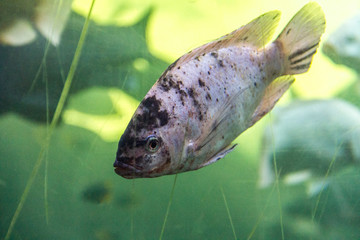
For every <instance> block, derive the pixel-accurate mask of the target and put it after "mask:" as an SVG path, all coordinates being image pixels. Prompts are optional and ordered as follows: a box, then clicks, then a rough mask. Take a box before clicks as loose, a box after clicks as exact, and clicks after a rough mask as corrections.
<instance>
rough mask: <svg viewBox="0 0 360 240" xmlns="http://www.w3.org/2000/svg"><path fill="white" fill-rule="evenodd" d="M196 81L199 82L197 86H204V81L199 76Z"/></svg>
mask: <svg viewBox="0 0 360 240" xmlns="http://www.w3.org/2000/svg"><path fill="white" fill-rule="evenodd" d="M198 82H199V86H200V87H204V86H205V83H204V82H203V81H201V78H199V79H198Z"/></svg>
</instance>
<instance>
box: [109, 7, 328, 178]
mask: <svg viewBox="0 0 360 240" xmlns="http://www.w3.org/2000/svg"><path fill="white" fill-rule="evenodd" d="M279 20H280V12H279V11H277V10H275V11H270V12H268V13H265V14H263V15H261V16H259V17H258V18H256V19H254V20H253V21H251V22H250V23H248V24H247V25H245V26H243V27H241V28H239V29H237V30H235V31H233V32H231V33H229V34H227V35H225V36H223V37H221V38H219V39H217V40H215V41H213V42H210V43H207V44H205V45H203V46H201V47H198V48H196V49H194V50H192V51H190V52H189V53H187V54H185V55H183V56H182V57H180V58H179V59H178V60H176V61H175V62H174V63H172V64H171V65H170V66H169V67H168V68H167V69H166V71H165V72H164V73H163V74H162V75H161V76H160V78H159V79H158V80H157V82H156V83H155V84H154V85H153V87H152V88H151V89H150V90H149V92H148V93H147V94H146V96H145V97H144V99H143V100H142V101H141V103H140V105H139V107H138V108H137V110H136V111H135V113H134V115H133V117H132V119H131V121H130V123H129V125H128V126H127V128H126V130H125V132H124V134H123V135H122V136H121V138H120V141H119V145H118V151H117V153H116V160H115V163H114V167H115V172H116V173H117V174H118V175H120V176H122V177H124V178H128V179H131V178H151V177H158V176H163V175H169V174H176V173H180V172H186V171H191V170H197V169H199V168H202V167H204V166H207V165H209V164H211V163H214V162H216V161H218V160H219V159H221V158H223V157H224V156H225V155H226V154H228V153H230V152H231V151H232V150H233V149H234V147H235V146H236V144H234V145H232V144H231V143H232V141H233V140H234V139H235V138H236V137H237V136H238V135H240V134H241V133H242V132H244V131H245V130H246V129H248V128H249V127H251V126H252V125H253V124H255V123H256V122H257V121H258V120H259V119H261V118H262V117H263V116H264V115H265V114H266V113H268V112H269V111H270V110H271V109H272V108H273V107H274V105H275V103H276V102H277V101H278V100H279V98H280V97H281V96H282V95H283V94H284V93H285V91H286V90H287V89H288V88H289V87H290V85H291V84H292V83H293V82H294V77H293V76H292V75H294V74H300V73H304V72H306V71H307V70H308V69H309V67H310V64H311V61H312V58H313V55H314V54H315V53H316V50H317V48H318V46H319V42H320V38H321V35H322V34H323V33H324V31H325V16H324V13H323V11H322V9H321V7H320V6H319V5H318V4H317V3H315V2H311V3H308V4H306V5H305V6H304V7H303V8H302V9H301V10H300V11H299V12H297V13H296V14H295V16H294V17H293V18H292V19H291V21H290V22H289V23H288V24H287V25H286V27H285V28H284V30H283V31H282V32H281V33H280V35H279V36H278V37H277V38H276V39H275V40H274V41H273V42H271V43H270V44H267V43H268V42H269V41H270V40H271V38H272V36H273V34H274V31H275V28H276V27H277V25H278V23H279ZM266 44H267V45H266Z"/></svg>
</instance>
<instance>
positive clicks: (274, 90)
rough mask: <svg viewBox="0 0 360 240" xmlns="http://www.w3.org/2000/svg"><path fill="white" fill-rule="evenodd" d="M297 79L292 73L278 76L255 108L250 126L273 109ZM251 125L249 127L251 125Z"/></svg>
mask: <svg viewBox="0 0 360 240" xmlns="http://www.w3.org/2000/svg"><path fill="white" fill-rule="evenodd" d="M294 81H295V78H294V77H293V76H291V75H286V76H281V77H278V78H276V79H275V80H274V81H273V82H272V83H271V84H270V85H269V86H268V87H267V88H266V89H265V95H264V97H263V98H262V100H261V102H260V104H259V106H258V107H257V108H256V109H255V111H254V113H253V115H252V121H251V124H250V126H252V125H254V124H255V123H256V122H257V121H259V120H260V119H261V118H262V117H263V116H265V115H266V114H267V113H268V112H270V111H271V109H273V107H274V106H275V104H276V102H277V101H278V100H279V99H280V97H281V96H282V95H283V94H284V93H285V92H286V90H288V89H289V87H290V85H291V84H292V83H293V82H294ZM250 126H249V127H250Z"/></svg>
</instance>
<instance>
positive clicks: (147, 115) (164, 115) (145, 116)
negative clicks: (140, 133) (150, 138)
mask: <svg viewBox="0 0 360 240" xmlns="http://www.w3.org/2000/svg"><path fill="white" fill-rule="evenodd" d="M140 105H141V106H142V107H143V113H142V114H139V115H137V116H136V126H135V129H143V128H145V129H148V130H151V129H153V128H158V127H161V126H164V125H166V124H167V123H168V121H169V114H168V112H167V111H166V110H163V111H160V106H161V101H159V100H158V99H156V97H155V96H151V97H148V98H146V99H144V100H143V101H142V102H141V104H140Z"/></svg>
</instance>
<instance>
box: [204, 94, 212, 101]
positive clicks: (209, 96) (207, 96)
mask: <svg viewBox="0 0 360 240" xmlns="http://www.w3.org/2000/svg"><path fill="white" fill-rule="evenodd" d="M205 98H206V100H209V101H210V100H211V95H210V94H209V93H207V94H206V97H205Z"/></svg>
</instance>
